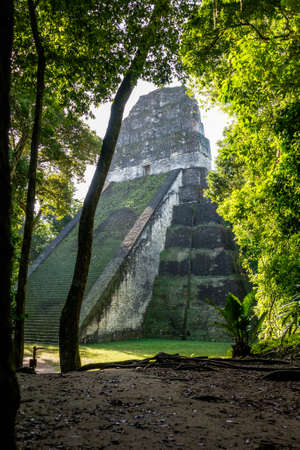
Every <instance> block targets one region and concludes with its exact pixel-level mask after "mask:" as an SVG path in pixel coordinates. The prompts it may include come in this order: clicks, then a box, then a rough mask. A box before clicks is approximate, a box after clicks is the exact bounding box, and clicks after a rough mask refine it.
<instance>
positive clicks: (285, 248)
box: [182, 0, 300, 338]
mask: <svg viewBox="0 0 300 450" xmlns="http://www.w3.org/2000/svg"><path fill="white" fill-rule="evenodd" d="M298 36H299V15H298V14H297V8H296V7H295V2H293V1H279V0H268V1H266V0H255V1H254V0H243V1H241V2H240V1H235V0H226V1H225V0H223V1H221V0H220V1H218V2H215V1H212V0H207V1H203V3H202V6H201V7H200V8H199V11H198V14H197V15H195V16H194V17H193V19H192V20H191V21H190V22H189V23H188V24H187V28H186V34H185V37H184V40H183V45H182V54H183V58H184V64H185V66H186V68H187V70H188V71H189V73H190V74H191V75H192V76H193V77H194V80H195V81H194V84H195V86H196V87H197V88H199V89H200V90H201V91H202V92H206V93H207V94H208V95H209V97H210V99H211V101H212V102H215V103H219V104H221V105H222V107H223V108H224V109H225V110H227V111H228V112H229V113H230V114H231V115H232V117H233V118H234V122H233V124H232V125H231V126H230V127H229V128H228V129H227V130H226V132H225V136H224V139H223V141H222V143H221V145H220V150H219V156H218V158H217V160H216V169H215V170H214V171H212V172H211V173H210V175H209V190H208V195H209V196H210V198H211V199H212V200H214V201H216V202H217V203H218V212H219V213H220V214H221V215H222V216H223V218H224V219H225V220H226V221H228V222H231V224H232V228H233V232H234V234H235V236H236V239H237V243H238V245H239V248H240V252H241V261H242V264H243V266H244V268H245V269H246V270H247V272H248V275H249V278H250V280H251V282H252V284H253V285H254V286H255V287H257V295H256V298H257V300H258V304H257V307H256V312H257V314H259V315H261V314H262V313H263V312H264V311H267V312H268V315H267V320H266V321H265V322H264V331H263V333H262V336H263V337H265V338H266V337H268V336H273V337H279V336H280V335H281V333H282V332H283V327H284V325H283V324H282V319H283V317H282V316H280V313H279V311H280V308H281V305H283V304H286V303H288V302H289V299H290V298H292V297H293V296H294V295H295V294H296V285H297V284H299V269H298V267H299V243H300V234H299V207H300V188H299V186H300V175H299V174H300V164H299V157H298V150H299V122H300V121H299V118H300V102H299V91H300V85H299V80H300V77H299V72H300V70H299V69H300V64H299V54H298V50H297V46H298V39H299V38H298Z"/></svg>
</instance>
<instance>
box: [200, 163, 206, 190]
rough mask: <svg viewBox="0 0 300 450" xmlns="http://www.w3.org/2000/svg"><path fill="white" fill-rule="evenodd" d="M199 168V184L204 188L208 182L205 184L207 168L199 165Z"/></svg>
mask: <svg viewBox="0 0 300 450" xmlns="http://www.w3.org/2000/svg"><path fill="white" fill-rule="evenodd" d="M199 169H200V186H201V188H203V189H206V188H207V186H208V184H207V174H208V170H207V168H206V167H199Z"/></svg>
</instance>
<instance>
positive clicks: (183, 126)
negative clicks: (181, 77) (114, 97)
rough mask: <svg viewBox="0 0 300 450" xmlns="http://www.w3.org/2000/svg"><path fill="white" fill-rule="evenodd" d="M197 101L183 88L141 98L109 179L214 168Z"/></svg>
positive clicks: (123, 131)
mask: <svg viewBox="0 0 300 450" xmlns="http://www.w3.org/2000/svg"><path fill="white" fill-rule="evenodd" d="M210 164H211V154H210V146H209V141H208V139H207V138H206V137H205V136H204V130H203V124H202V122H201V117H200V111H199V107H198V104H197V102H196V101H195V100H194V99H191V98H190V97H188V96H187V95H186V94H185V89H184V88H183V87H174V88H164V89H158V90H156V91H153V92H151V93H150V94H148V95H144V96H142V97H140V99H139V100H138V102H137V104H136V105H135V106H134V107H133V108H132V110H131V112H130V114H129V116H128V118H126V119H125V120H124V121H123V123H122V128H121V132H120V136H119V140H118V145H117V148H116V152H115V156H114V158H113V161H112V166H111V170H110V172H109V176H108V179H109V180H110V181H122V180H127V179H133V178H137V177H142V176H145V175H150V174H158V173H164V172H169V171H171V170H174V169H179V168H189V167H206V168H207V169H210Z"/></svg>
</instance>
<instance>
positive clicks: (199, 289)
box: [191, 275, 247, 310]
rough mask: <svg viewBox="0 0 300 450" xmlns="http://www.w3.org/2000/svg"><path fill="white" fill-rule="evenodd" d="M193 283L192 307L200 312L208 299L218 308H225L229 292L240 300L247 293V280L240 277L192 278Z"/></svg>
mask: <svg viewBox="0 0 300 450" xmlns="http://www.w3.org/2000/svg"><path fill="white" fill-rule="evenodd" d="M191 283H192V286H193V295H192V298H191V307H193V308H196V309H197V308H198V309H199V310H200V309H202V307H203V304H204V303H205V302H204V301H205V299H207V298H209V299H210V300H212V301H213V302H214V303H215V304H216V305H218V306H224V305H225V298H226V296H227V294H228V293H229V292H231V293H232V294H234V295H236V296H237V297H238V298H243V297H244V296H245V295H246V293H247V286H246V283H245V280H244V279H243V278H242V277H241V276H239V275H234V276H228V277H210V278H208V277H195V276H192V282H191Z"/></svg>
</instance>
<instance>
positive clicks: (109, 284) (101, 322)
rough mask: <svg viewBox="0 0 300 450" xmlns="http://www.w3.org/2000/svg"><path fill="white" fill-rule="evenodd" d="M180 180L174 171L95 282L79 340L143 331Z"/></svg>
mask: <svg viewBox="0 0 300 450" xmlns="http://www.w3.org/2000/svg"><path fill="white" fill-rule="evenodd" d="M181 184H182V172H181V171H180V170H177V171H174V172H173V173H170V175H169V176H168V178H167V179H166V181H165V184H164V186H162V188H161V189H160V191H159V192H158V193H157V195H156V196H155V198H153V200H152V201H151V202H150V204H149V205H148V206H147V208H146V209H145V211H144V212H143V214H142V215H141V216H140V218H139V219H138V221H137V222H136V224H135V225H134V227H133V228H132V230H131V231H130V232H129V233H128V235H127V236H126V238H125V239H124V241H123V243H122V245H121V247H120V249H119V251H118V252H117V254H116V255H115V257H114V258H113V259H112V260H111V262H110V264H109V265H108V266H107V267H106V270H105V271H104V272H103V274H102V275H101V276H100V278H99V279H98V280H97V282H96V283H95V285H94V287H93V289H92V290H91V292H90V294H89V296H88V297H87V298H86V300H85V302H84V304H83V308H82V313H81V332H80V334H81V337H80V339H81V342H101V341H103V340H115V339H120V338H122V337H126V338H128V337H132V336H137V335H139V334H140V333H141V325H142V322H143V319H144V314H145V311H146V309H147V306H148V304H149V302H150V300H151V296H152V285H153V281H154V278H155V277H156V275H157V272H158V266H159V255H160V252H161V251H162V249H163V248H164V244H165V236H166V230H167V228H168V226H169V225H170V223H171V220H172V213H173V207H174V206H175V205H176V204H177V203H178V192H179V188H180V186H181Z"/></svg>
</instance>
